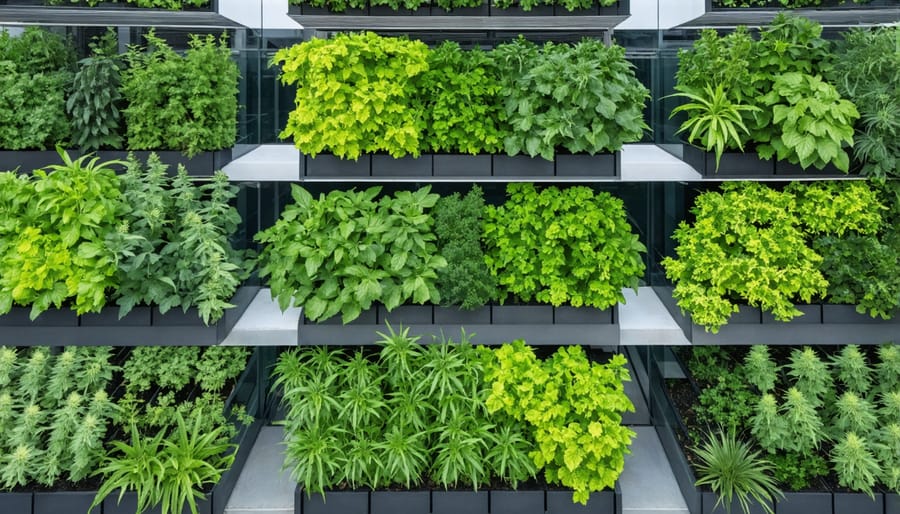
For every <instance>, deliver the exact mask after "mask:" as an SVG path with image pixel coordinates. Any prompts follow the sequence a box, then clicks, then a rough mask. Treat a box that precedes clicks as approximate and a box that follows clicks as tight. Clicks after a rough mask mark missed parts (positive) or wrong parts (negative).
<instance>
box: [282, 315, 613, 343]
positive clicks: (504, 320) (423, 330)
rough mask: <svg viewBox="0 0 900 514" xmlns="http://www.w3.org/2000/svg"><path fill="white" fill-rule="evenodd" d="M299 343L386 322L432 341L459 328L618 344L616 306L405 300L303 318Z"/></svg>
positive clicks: (506, 336) (497, 337)
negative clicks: (354, 312) (349, 316)
mask: <svg viewBox="0 0 900 514" xmlns="http://www.w3.org/2000/svg"><path fill="white" fill-rule="evenodd" d="M301 319H302V324H301V326H300V337H299V340H300V344H302V345H368V344H374V343H375V342H377V341H378V340H379V339H380V336H379V335H378V334H377V333H378V332H382V333H387V326H386V325H385V321H387V322H388V323H390V325H391V328H392V329H393V330H394V331H395V332H396V331H399V330H400V329H401V328H403V329H406V328H408V329H409V333H410V335H415V336H420V337H421V339H420V342H422V343H430V342H433V341H440V340H442V339H443V338H447V339H452V340H454V341H458V340H459V336H460V333H461V331H465V332H466V334H468V335H470V336H472V337H471V342H473V343H476V344H500V343H504V342H508V341H512V340H514V339H518V338H521V339H525V340H526V341H528V343H529V344H532V345H565V344H583V345H610V346H612V345H617V344H618V343H619V327H618V317H617V315H616V308H611V309H605V310H600V309H594V308H590V307H582V308H573V307H556V308H554V307H553V306H551V305H493V306H484V307H481V308H479V309H475V310H474V311H464V310H460V309H457V308H456V307H435V306H431V305H404V306H400V307H398V308H397V309H394V310H393V311H390V312H388V311H387V309H385V308H384V307H383V306H378V307H377V308H373V309H370V310H368V311H363V313H362V315H361V316H360V317H359V318H357V319H355V320H353V321H352V322H350V323H349V324H347V325H344V324H342V323H341V318H340V316H336V317H334V318H331V319H327V320H322V321H320V322H312V321H310V320H307V319H306V318H305V317H303V318H301Z"/></svg>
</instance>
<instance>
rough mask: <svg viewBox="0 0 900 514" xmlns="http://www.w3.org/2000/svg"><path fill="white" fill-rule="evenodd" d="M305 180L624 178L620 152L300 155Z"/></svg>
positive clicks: (302, 174)
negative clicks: (547, 156) (550, 157)
mask: <svg viewBox="0 0 900 514" xmlns="http://www.w3.org/2000/svg"><path fill="white" fill-rule="evenodd" d="M300 176H301V177H303V178H304V179H320V178H321V179H327V180H342V179H351V180H352V179H355V178H369V177H373V178H385V179H390V178H426V177H427V178H431V179H433V180H435V181H440V180H442V179H444V180H448V179H471V180H475V181H477V180H484V179H486V178H490V177H494V178H497V179H500V180H514V179H528V180H535V179H542V178H552V177H577V178H581V179H586V180H591V179H601V180H615V179H618V178H620V177H621V176H622V157H621V152H615V153H609V154H596V155H588V154H575V155H573V154H560V155H557V156H556V159H555V160H553V161H548V160H546V159H543V158H541V157H529V156H527V155H516V156H508V155H489V154H482V155H465V154H423V155H420V156H419V157H412V156H407V157H402V158H399V159H395V158H393V157H391V156H390V155H386V154H378V155H363V156H361V157H360V158H359V159H357V160H355V161H354V160H345V159H339V158H337V157H335V156H333V155H328V154H320V155H317V156H316V157H310V156H308V155H301V157H300Z"/></svg>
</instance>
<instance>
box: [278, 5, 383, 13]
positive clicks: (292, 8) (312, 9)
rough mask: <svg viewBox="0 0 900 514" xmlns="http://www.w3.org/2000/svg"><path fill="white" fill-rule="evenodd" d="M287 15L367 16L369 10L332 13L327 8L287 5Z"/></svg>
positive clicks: (356, 9)
mask: <svg viewBox="0 0 900 514" xmlns="http://www.w3.org/2000/svg"><path fill="white" fill-rule="evenodd" d="M288 14H302V15H307V16H334V15H338V16H340V15H344V16H368V14H369V8H368V7H366V8H364V9H360V8H349V9H345V10H343V11H341V12H334V11H332V10H330V9H328V8H327V7H313V6H311V5H305V4H304V5H289V6H288Z"/></svg>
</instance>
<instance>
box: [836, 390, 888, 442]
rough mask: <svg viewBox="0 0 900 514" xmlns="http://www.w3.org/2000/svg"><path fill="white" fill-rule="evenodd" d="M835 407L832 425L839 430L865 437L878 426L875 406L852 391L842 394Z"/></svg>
mask: <svg viewBox="0 0 900 514" xmlns="http://www.w3.org/2000/svg"><path fill="white" fill-rule="evenodd" d="M835 407H836V408H837V414H836V415H835V419H834V427H835V428H836V429H837V430H839V431H840V432H854V433H856V434H859V435H860V436H864V437H865V436H868V435H869V434H870V433H871V432H872V431H873V430H875V427H877V426H878V417H877V416H876V415H875V407H874V406H873V405H872V404H871V403H869V401H867V400H866V399H865V398H863V397H860V396H858V395H856V394H855V393H854V392H852V391H847V392H845V393H844V394H842V395H841V396H840V398H838V401H837V402H835Z"/></svg>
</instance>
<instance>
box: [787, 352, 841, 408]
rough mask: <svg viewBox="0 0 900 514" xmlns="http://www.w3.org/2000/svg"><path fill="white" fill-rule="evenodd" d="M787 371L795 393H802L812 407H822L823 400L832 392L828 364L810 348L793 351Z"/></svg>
mask: <svg viewBox="0 0 900 514" xmlns="http://www.w3.org/2000/svg"><path fill="white" fill-rule="evenodd" d="M787 369H788V376H790V377H791V378H793V379H794V386H795V387H796V389H797V391H799V392H801V393H803V395H804V397H805V399H806V401H808V402H810V403H811V404H812V405H813V406H814V407H818V406H820V405H822V402H823V401H824V399H825V398H826V397H827V396H828V395H830V394H831V393H832V392H833V390H834V385H833V378H832V375H831V370H830V369H829V367H828V363H826V362H825V361H823V360H822V359H821V358H819V355H818V354H817V353H816V352H815V350H813V349H812V348H809V347H804V348H803V349H801V350H793V351H792V352H791V357H790V360H789V361H788V364H787Z"/></svg>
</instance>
